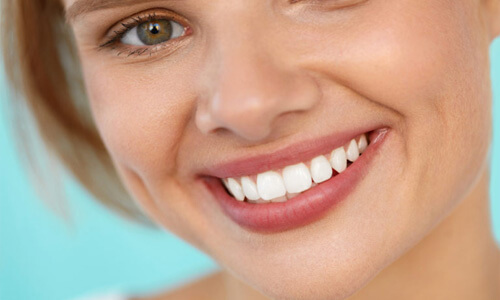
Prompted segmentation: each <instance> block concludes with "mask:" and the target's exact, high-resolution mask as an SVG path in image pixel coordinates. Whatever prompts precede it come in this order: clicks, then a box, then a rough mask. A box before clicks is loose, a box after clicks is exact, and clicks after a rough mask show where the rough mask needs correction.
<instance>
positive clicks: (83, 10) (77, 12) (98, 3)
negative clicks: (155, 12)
mask: <svg viewBox="0 0 500 300" xmlns="http://www.w3.org/2000/svg"><path fill="white" fill-rule="evenodd" d="M153 1H158V0H76V1H75V3H73V4H72V5H71V6H70V7H69V8H68V9H67V10H66V12H65V18H66V22H67V23H72V22H73V21H75V20H76V18H77V17H79V16H81V15H84V14H87V13H90V12H92V11H96V10H100V9H105V8H113V7H122V6H130V5H134V4H142V3H147V2H153Z"/></svg>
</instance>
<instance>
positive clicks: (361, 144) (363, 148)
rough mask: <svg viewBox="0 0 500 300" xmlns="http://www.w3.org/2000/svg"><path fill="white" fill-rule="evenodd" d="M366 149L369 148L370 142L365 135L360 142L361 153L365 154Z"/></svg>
mask: <svg viewBox="0 0 500 300" xmlns="http://www.w3.org/2000/svg"><path fill="white" fill-rule="evenodd" d="M366 147H368V141H367V140H366V135H365V134H364V133H363V134H362V135H361V137H360V138H359V142H358V148H359V153H363V152H364V151H365V149H366Z"/></svg>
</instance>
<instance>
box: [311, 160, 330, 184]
mask: <svg viewBox="0 0 500 300" xmlns="http://www.w3.org/2000/svg"><path fill="white" fill-rule="evenodd" d="M332 174H333V171H332V166H331V165H330V163H329V162H328V159H326V157H324V156H323V155H320V156H318V157H316V158H314V159H313V160H312V161H311V175H312V179H313V180H314V182H316V183H320V182H323V181H327V180H328V179H330V178H331V177H332Z"/></svg>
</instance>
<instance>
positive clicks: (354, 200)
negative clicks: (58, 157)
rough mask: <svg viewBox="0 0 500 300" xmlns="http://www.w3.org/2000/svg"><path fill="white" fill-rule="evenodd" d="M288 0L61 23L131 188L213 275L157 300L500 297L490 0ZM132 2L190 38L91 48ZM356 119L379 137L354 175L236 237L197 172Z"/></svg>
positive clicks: (237, 1)
mask: <svg viewBox="0 0 500 300" xmlns="http://www.w3.org/2000/svg"><path fill="white" fill-rule="evenodd" d="M63 2H64V5H65V7H66V8H68V9H69V7H70V6H71V5H72V4H73V3H74V2H75V0H64V1H63ZM290 2H293V1H289V0H255V1H253V0H252V1H248V0H183V1H172V0H164V1H161V0H160V1H154V2H145V1H137V2H136V3H135V4H129V5H127V6H125V7H108V8H105V9H101V10H98V11H93V12H89V13H87V14H84V15H79V16H78V17H76V18H74V19H73V20H71V22H70V23H69V24H70V26H71V27H72V28H73V31H74V34H75V37H76V43H77V47H78V51H79V55H80V59H81V63H82V68H83V75H84V79H85V84H86V88H87V92H88V97H89V102H90V105H91V109H92V113H93V115H94V118H95V121H96V124H97V126H98V129H99V132H100V133H101V136H102V138H103V140H104V142H105V144H106V146H107V148H108V150H109V153H110V155H111V157H112V159H113V161H114V163H115V166H116V168H117V170H118V172H119V174H120V176H121V178H122V180H123V182H124V184H125V185H126V187H127V189H128V190H129V192H130V193H131V194H132V195H133V197H134V199H135V200H136V201H137V203H138V205H140V207H142V208H143V210H144V211H145V212H146V213H147V214H148V215H149V216H150V217H151V218H152V219H153V220H155V221H156V222H157V223H158V224H160V225H161V226H163V227H164V228H165V229H167V230H169V231H171V232H173V233H174V234H176V235H178V236H179V237H181V238H182V239H184V240H186V241H187V242H189V243H191V244H192V245H194V246H195V247H197V248H199V249H200V250H202V251H204V252H206V253H207V254H208V255H210V256H212V257H213V258H214V259H215V260H216V261H217V262H218V263H220V264H221V266H222V267H223V268H224V269H225V271H223V273H221V274H217V275H215V276H213V277H211V278H209V279H207V280H208V281H202V282H200V283H198V284H194V285H192V286H191V287H188V288H186V289H184V290H181V291H179V292H178V293H177V294H175V296H168V297H167V296H166V297H167V298H166V299H169V298H170V297H172V298H171V299H183V298H184V299H187V298H189V295H190V294H189V293H196V292H203V291H205V289H206V286H211V287H215V288H216V290H217V292H218V293H222V294H223V295H226V296H227V299H265V297H264V296H263V295H267V296H268V297H270V298H274V299H347V298H349V299H356V300H361V299H372V300H373V299H408V300H411V299H455V300H458V299H485V300H486V299H500V252H499V249H498V247H497V245H496V244H495V242H494V240H493V236H492V233H491V225H490V211H489V206H488V203H489V195H488V190H489V167H488V165H489V154H490V145H491V135H492V116H491V114H492V108H491V85H490V77H489V76H490V75H489V58H488V51H489V45H490V43H491V42H492V40H493V39H494V38H495V37H496V36H498V35H499V34H500V21H499V20H500V1H498V0H484V1H483V0H341V1H339V0H337V1H335V0H322V1H313V0H302V1H295V3H290ZM166 9H170V10H171V11H173V12H175V13H173V14H171V13H169V12H168V11H167V10H166ZM145 10H150V11H154V12H155V14H156V15H157V16H160V15H161V16H163V15H164V16H176V17H177V19H176V20H179V21H181V23H182V22H184V23H183V25H185V26H189V27H190V31H189V35H188V36H186V37H183V38H179V39H178V40H176V41H175V42H174V40H172V41H171V42H172V43H170V44H169V45H170V46H166V47H160V48H161V49H158V51H156V52H154V53H152V54H151V55H150V54H149V52H146V53H145V54H142V55H136V54H137V53H136V54H132V55H130V56H127V55H128V54H127V52H128V53H129V54H130V51H133V50H134V49H137V48H138V47H137V46H130V45H128V46H127V45H120V44H117V45H115V46H116V48H115V49H111V48H106V49H100V48H99V47H98V45H100V44H102V43H103V42H105V41H106V36H108V35H109V34H110V32H108V30H109V28H110V27H112V26H113V25H115V24H117V23H119V22H122V21H124V20H127V19H130V18H132V17H134V16H137V15H138V14H139V15H141V12H142V11H145ZM165 45H166V44H165ZM141 49H142V47H141ZM119 52H121V54H120V55H118V53H119ZM369 124H371V125H380V126H383V127H387V128H389V129H390V132H391V134H390V136H389V137H388V139H387V140H386V141H385V143H384V144H383V146H382V147H381V148H379V150H378V152H379V153H378V155H377V156H376V157H375V158H374V159H373V161H372V163H371V165H370V168H369V170H367V173H366V176H365V177H364V178H363V180H362V182H361V183H360V184H359V185H358V186H357V187H356V189H355V190H354V192H352V193H351V194H350V195H349V196H348V197H347V199H345V201H344V202H343V204H342V205H341V206H338V207H336V208H335V209H334V210H332V211H330V212H328V214H327V215H326V216H325V217H324V218H322V219H321V220H319V221H317V222H314V223H312V224H309V225H307V226H304V227H301V228H296V229H293V230H288V231H284V232H280V233H274V234H261V233H256V232H251V231H248V230H245V229H244V228H241V227H239V226H238V225H237V224H235V223H234V222H232V221H231V220H230V219H229V218H228V217H227V216H226V215H225V214H224V213H223V212H222V211H221V210H220V208H219V206H218V205H217V203H216V201H215V199H213V196H212V194H210V193H209V192H208V191H207V189H206V188H205V186H204V185H203V184H202V182H201V181H200V180H199V177H200V175H201V174H202V172H203V169H204V168H206V167H209V166H213V165H215V164H218V163H222V162H227V161H231V160H233V159H237V158H242V157H248V156H250V155H256V154H262V153H268V152H272V151H276V150H277V149H281V148H283V147H286V146H288V145H291V144H294V143H298V142H302V141H306V140H308V139H311V138H321V137H322V136H327V135H329V134H332V133H335V132H343V131H346V130H350V129H352V128H360V127H362V126H365V125H369ZM226 270H227V271H226ZM207 282H208V284H207ZM213 293H216V292H215V291H214V292H213ZM214 295H215V294H214ZM174 297H180V298H174ZM208 298H210V297H208ZM214 299H215V298H214ZM217 299H218V298H217Z"/></svg>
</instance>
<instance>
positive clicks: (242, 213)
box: [205, 129, 390, 233]
mask: <svg viewBox="0 0 500 300" xmlns="http://www.w3.org/2000/svg"><path fill="white" fill-rule="evenodd" d="M389 132H390V131H389V130H388V129H383V130H377V131H374V132H373V133H372V137H373V138H371V139H370V140H371V143H370V145H369V146H368V148H366V150H365V152H363V155H361V156H360V157H359V158H358V159H357V160H356V161H355V162H354V163H352V164H351V165H350V166H349V167H348V168H347V169H346V170H345V171H344V172H342V173H340V174H337V175H335V176H334V177H332V178H331V179H329V180H327V181H325V182H323V183H320V184H318V185H317V186H315V187H313V188H311V189H309V190H307V191H305V192H303V193H301V194H300V195H298V196H296V197H294V198H292V199H290V200H287V201H286V202H276V203H274V202H270V203H264V204H253V203H248V202H246V201H245V202H243V201H237V200H236V199H234V198H233V197H231V196H230V195H229V194H228V193H227V192H226V190H225V189H224V187H223V185H222V183H221V180H220V179H219V178H215V177H210V178H206V179H205V184H206V186H207V187H208V189H209V190H210V191H211V192H212V194H213V195H214V196H215V199H216V200H217V202H218V203H219V205H220V206H221V207H222V210H223V211H224V212H225V213H226V214H227V215H228V216H229V217H230V218H231V219H232V220H233V221H234V222H236V223H237V224H239V225H240V226H241V227H244V228H246V229H248V230H251V231H256V232H260V233H276V232H282V231H286V230H290V229H294V228H297V227H301V226H305V225H307V224H310V223H312V222H314V221H317V220H319V219H321V218H322V217H323V216H324V215H325V214H326V213H327V212H328V211H329V210H330V209H331V208H333V207H335V206H336V204H338V203H340V202H342V201H343V200H344V199H345V198H347V196H348V195H349V193H351V192H352V191H353V190H354V189H355V187H356V185H357V184H358V183H359V182H360V181H361V180H362V179H363V177H364V175H365V174H366V173H367V171H368V167H369V165H370V163H371V161H373V157H374V156H375V155H376V154H377V150H378V149H379V148H380V146H381V145H382V143H383V142H384V141H385V140H386V138H387V135H388V134H389Z"/></svg>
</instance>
